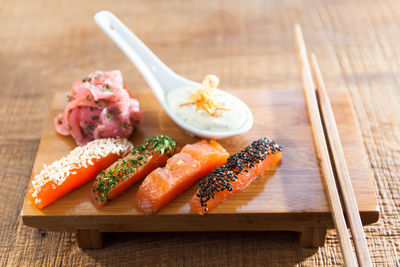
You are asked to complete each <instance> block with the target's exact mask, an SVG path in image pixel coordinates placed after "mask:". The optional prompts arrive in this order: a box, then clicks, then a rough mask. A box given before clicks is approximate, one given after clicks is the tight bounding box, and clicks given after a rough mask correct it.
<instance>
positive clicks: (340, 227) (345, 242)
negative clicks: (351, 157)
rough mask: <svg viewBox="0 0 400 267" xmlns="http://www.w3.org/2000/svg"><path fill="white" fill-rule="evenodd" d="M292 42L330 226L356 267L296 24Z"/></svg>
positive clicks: (345, 258)
mask: <svg viewBox="0 0 400 267" xmlns="http://www.w3.org/2000/svg"><path fill="white" fill-rule="evenodd" d="M295 38H296V45H297V51H298V54H299V59H300V69H301V75H302V80H303V89H304V95H305V98H306V105H307V110H308V114H309V117H310V122H311V130H312V133H313V136H314V142H315V150H316V153H317V157H318V158H319V161H320V165H321V170H322V177H323V180H324V183H325V189H326V193H327V195H328V202H329V206H330V208H331V213H332V217H333V222H334V224H335V227H336V230H337V233H338V237H339V242H340V247H341V250H342V254H343V261H344V263H345V265H346V266H356V262H357V261H356V258H355V257H354V254H353V248H352V246H351V242H350V237H349V232H348V230H347V226H346V221H345V218H344V214H343V209H342V205H341V203H340V198H339V193H338V190H337V188H336V182H335V177H334V175H333V170H332V165H331V161H330V158H329V152H328V148H327V144H326V141H325V134H324V129H323V127H322V121H321V116H320V113H319V108H318V102H317V97H316V94H315V86H314V81H313V77H312V73H311V68H310V64H309V62H308V56H307V50H306V46H305V44H304V39H303V34H302V31H301V28H300V25H299V24H296V25H295Z"/></svg>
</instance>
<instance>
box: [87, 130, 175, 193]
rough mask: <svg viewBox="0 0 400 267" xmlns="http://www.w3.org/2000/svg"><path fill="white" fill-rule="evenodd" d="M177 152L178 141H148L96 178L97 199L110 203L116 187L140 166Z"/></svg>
mask: <svg viewBox="0 0 400 267" xmlns="http://www.w3.org/2000/svg"><path fill="white" fill-rule="evenodd" d="M175 151H176V141H175V140H174V139H172V138H170V137H168V136H165V135H160V136H154V137H151V138H148V139H146V140H145V142H144V143H143V144H142V145H140V146H138V147H137V148H136V149H134V150H133V151H132V152H131V153H130V155H129V157H127V158H123V159H119V160H118V161H117V163H115V164H114V166H113V168H112V169H110V170H108V171H102V172H101V173H100V174H99V175H98V176H97V177H96V187H94V188H93V193H95V194H97V196H96V197H95V199H96V200H100V201H108V200H109V196H110V193H111V192H112V190H113V189H114V188H115V186H116V185H117V184H118V183H119V182H121V181H125V180H126V179H128V178H129V177H130V176H131V175H132V174H134V173H136V172H137V170H138V168H139V167H140V166H142V165H144V164H146V162H147V160H148V158H149V157H150V156H152V155H154V154H155V153H161V154H165V155H167V156H168V157H171V156H172V155H173V154H174V153H175Z"/></svg>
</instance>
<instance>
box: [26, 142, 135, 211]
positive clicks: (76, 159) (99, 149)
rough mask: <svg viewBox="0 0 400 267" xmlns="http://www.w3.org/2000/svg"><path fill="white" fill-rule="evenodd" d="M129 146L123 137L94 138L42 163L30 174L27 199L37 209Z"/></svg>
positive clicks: (103, 166)
mask: <svg viewBox="0 0 400 267" xmlns="http://www.w3.org/2000/svg"><path fill="white" fill-rule="evenodd" d="M132 149H133V145H132V144H131V143H130V142H128V141H127V140H126V139H119V138H118V139H115V138H107V139H98V140H94V141H91V142H89V143H87V144H86V145H85V146H82V147H76V148H75V149H74V150H72V151H71V152H70V153H69V155H68V156H66V157H63V158H62V159H60V160H57V161H55V162H53V163H52V164H51V165H48V166H45V167H44V168H43V170H42V171H41V172H40V173H39V174H38V175H36V176H35V177H33V179H32V186H31V188H30V190H29V193H28V198H29V200H30V201H31V202H32V203H33V204H34V205H35V206H36V207H38V208H39V209H41V208H44V207H46V206H47V205H50V204H51V203H53V202H54V201H56V200H57V199H59V198H61V197H62V196H64V195H66V194H67V193H69V192H70V191H72V190H74V189H76V188H77V187H79V186H81V185H83V184H85V183H87V182H89V181H90V180H92V179H93V178H94V177H96V175H97V174H98V173H99V172H101V171H102V170H104V169H106V168H107V167H108V166H110V165H111V164H112V163H113V162H115V161H116V160H117V159H118V158H120V157H123V156H125V155H126V154H127V153H129V152H130V151H131V150H132Z"/></svg>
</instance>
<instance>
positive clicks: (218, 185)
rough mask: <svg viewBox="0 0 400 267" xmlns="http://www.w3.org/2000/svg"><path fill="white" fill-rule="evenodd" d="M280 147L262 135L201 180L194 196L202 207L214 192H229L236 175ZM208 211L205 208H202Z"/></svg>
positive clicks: (279, 149) (252, 166)
mask: <svg viewBox="0 0 400 267" xmlns="http://www.w3.org/2000/svg"><path fill="white" fill-rule="evenodd" d="M277 151H282V148H281V147H280V146H279V145H277V144H275V142H274V141H272V140H270V139H268V138H266V137H263V138H261V139H259V140H257V141H254V142H253V143H251V145H249V146H247V147H245V148H244V149H242V150H241V151H240V152H239V153H237V154H235V155H232V156H230V157H229V158H228V160H227V163H226V164H225V165H222V166H220V167H218V168H216V169H215V170H213V171H212V172H211V173H210V174H209V175H208V176H207V177H205V178H204V179H203V180H201V182H200V184H199V190H198V191H197V193H196V196H197V197H198V198H199V201H200V205H201V206H202V207H205V206H207V201H209V200H210V199H211V198H213V199H214V198H215V192H219V191H221V192H223V191H224V190H227V191H229V192H231V191H232V190H233V188H234V186H232V182H235V181H237V180H239V177H238V175H239V174H242V173H243V172H246V173H247V172H249V170H250V169H252V168H254V167H256V165H255V164H257V163H260V162H262V161H263V160H265V159H266V158H267V156H268V155H269V154H270V153H272V154H275V153H276V152H277ZM204 210H205V211H208V209H207V208H205V209H204Z"/></svg>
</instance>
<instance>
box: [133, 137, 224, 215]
mask: <svg viewBox="0 0 400 267" xmlns="http://www.w3.org/2000/svg"><path fill="white" fill-rule="evenodd" d="M228 156H229V154H228V152H226V150H225V149H224V148H223V147H222V146H221V145H220V144H218V143H217V142H216V141H213V140H211V141H206V140H202V141H200V142H197V143H195V144H192V145H186V146H185V147H183V148H182V150H181V152H180V153H178V154H175V155H174V156H173V157H171V158H170V159H168V161H167V165H166V166H165V167H164V168H158V169H156V170H154V171H153V172H151V173H150V174H149V175H148V176H147V177H146V179H144V181H143V183H142V184H141V185H140V187H139V190H138V192H137V194H136V196H135V199H134V205H135V206H136V207H137V208H139V209H141V210H142V211H144V212H145V213H147V214H152V213H155V212H157V211H158V210H159V209H161V208H162V207H164V206H165V205H166V204H168V203H169V202H171V201H172V200H173V199H175V198H176V197H177V196H179V195H180V194H182V193H183V192H184V191H186V190H187V189H188V188H189V187H190V186H191V185H193V184H194V183H195V182H197V181H198V180H199V179H200V178H202V177H203V176H204V175H207V174H208V173H209V172H210V171H211V170H213V169H215V168H216V167H218V166H220V165H222V164H224V163H226V160H227V158H228Z"/></svg>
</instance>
